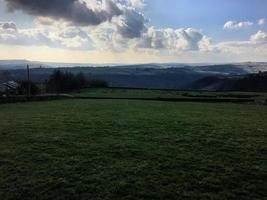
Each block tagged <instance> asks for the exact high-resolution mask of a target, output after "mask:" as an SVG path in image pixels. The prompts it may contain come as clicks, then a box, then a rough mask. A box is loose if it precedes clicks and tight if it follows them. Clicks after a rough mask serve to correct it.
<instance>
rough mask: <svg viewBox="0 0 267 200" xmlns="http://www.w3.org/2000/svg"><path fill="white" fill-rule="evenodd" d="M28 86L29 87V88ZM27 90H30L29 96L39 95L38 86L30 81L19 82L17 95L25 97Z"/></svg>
mask: <svg viewBox="0 0 267 200" xmlns="http://www.w3.org/2000/svg"><path fill="white" fill-rule="evenodd" d="M29 85H30V86H29ZM28 89H30V91H29V92H30V95H37V94H39V93H40V89H39V88H38V86H37V85H36V84H35V83H34V82H32V81H30V82H28V81H19V87H18V94H19V95H27V94H28Z"/></svg>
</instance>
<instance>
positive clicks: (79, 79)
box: [47, 70, 88, 93]
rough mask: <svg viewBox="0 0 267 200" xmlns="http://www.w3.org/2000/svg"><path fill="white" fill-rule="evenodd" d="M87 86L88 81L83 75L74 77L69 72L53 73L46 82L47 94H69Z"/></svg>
mask: <svg viewBox="0 0 267 200" xmlns="http://www.w3.org/2000/svg"><path fill="white" fill-rule="evenodd" d="M87 86H88V80H87V79H86V78H85V76H84V75H83V73H79V74H77V75H74V74H72V73H70V72H61V71H60V70H56V71H54V73H53V74H52V75H51V76H50V79H49V81H48V82H47V91H49V92H57V93H60V92H71V91H73V90H79V89H83V88H86V87H87Z"/></svg>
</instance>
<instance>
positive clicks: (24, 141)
mask: <svg viewBox="0 0 267 200" xmlns="http://www.w3.org/2000/svg"><path fill="white" fill-rule="evenodd" d="M103 91H105V90H102V91H101V90H98V91H96V90H95V94H94V92H93V91H92V93H91V92H89V94H88V95H99V93H105V92H103ZM108 92H109V91H107V93H108ZM147 92H148V93H149V94H147V93H146V94H144V93H145V92H144V93H142V91H141V90H140V94H128V93H127V92H126V93H127V94H125V95H128V96H131V95H133V96H136V95H140V96H145V95H149V96H151V95H153V94H154V92H155V91H147ZM119 93H120V92H119ZM129 93H130V92H129ZM150 93H151V94H150ZM152 93H153V94H152ZM111 94H114V91H113V92H112V93H111ZM83 95H84V94H83ZM103 95H104V94H103ZM114 95H115V94H114ZM116 95H118V96H120V95H121V94H116ZM154 95H158V94H154ZM0 172H1V173H0V199H41V200H42V199H99V200H100V199H101V200H102V199H107V200H110V199H114V200H119V199H151V200H157V199H264V198H266V197H267V192H266V188H267V106H264V105H248V104H231V103H228V104H226V103H175V102H157V101H134V100H78V99H71V100H61V101H47V102H29V103H16V104H2V105H0Z"/></svg>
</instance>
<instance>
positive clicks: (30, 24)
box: [0, 0, 267, 63]
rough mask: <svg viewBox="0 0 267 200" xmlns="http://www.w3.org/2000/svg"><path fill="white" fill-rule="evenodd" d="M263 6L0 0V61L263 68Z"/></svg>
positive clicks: (257, 2) (238, 1) (164, 0)
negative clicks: (246, 63) (247, 65)
mask: <svg viewBox="0 0 267 200" xmlns="http://www.w3.org/2000/svg"><path fill="white" fill-rule="evenodd" d="M266 9H267V1H266V0H201V1H200V0H53V1H52V0H51V1H48V0H0V59H29V60H39V61H54V62H76V63H77V62H80V63H148V62H189V63H193V62H240V61H267V12H266Z"/></svg>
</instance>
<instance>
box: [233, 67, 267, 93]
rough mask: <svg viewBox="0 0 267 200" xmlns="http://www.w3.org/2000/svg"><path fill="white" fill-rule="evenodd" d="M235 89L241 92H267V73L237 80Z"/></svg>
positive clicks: (234, 84)
mask: <svg viewBox="0 0 267 200" xmlns="http://www.w3.org/2000/svg"><path fill="white" fill-rule="evenodd" d="M233 88H234V89H235V90H240V91H251V92H252V91H254V92H267V72H260V73H258V74H251V75H247V76H245V77H244V78H241V79H238V80H235V81H234V83H233Z"/></svg>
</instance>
